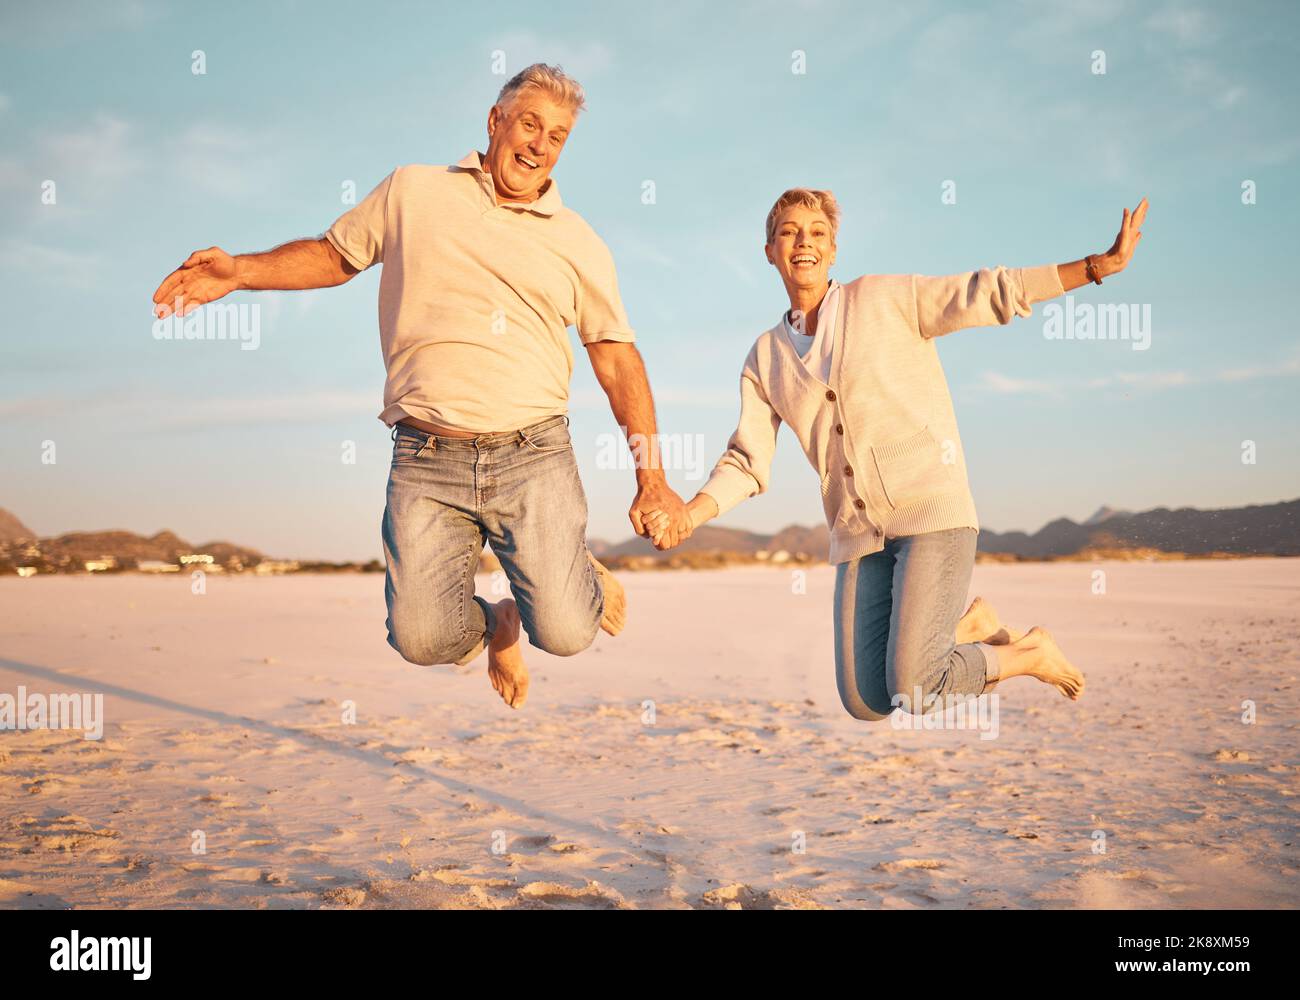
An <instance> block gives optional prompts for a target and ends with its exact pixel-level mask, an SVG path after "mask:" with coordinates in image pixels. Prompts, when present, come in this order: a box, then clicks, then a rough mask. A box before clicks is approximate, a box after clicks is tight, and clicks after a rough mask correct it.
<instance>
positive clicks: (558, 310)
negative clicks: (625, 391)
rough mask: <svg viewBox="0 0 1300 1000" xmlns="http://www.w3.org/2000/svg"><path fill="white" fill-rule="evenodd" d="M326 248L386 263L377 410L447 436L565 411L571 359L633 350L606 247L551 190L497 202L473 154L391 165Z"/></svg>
mask: <svg viewBox="0 0 1300 1000" xmlns="http://www.w3.org/2000/svg"><path fill="white" fill-rule="evenodd" d="M325 238H326V239H328V240H329V241H330V243H332V244H333V245H334V246H335V247H336V248H337V249H338V251H339V253H341V254H342V255H343V256H344V257H345V258H347V260H348V261H350V262H351V264H352V266H353V267H356V268H359V269H361V270H364V269H365V268H368V267H371V266H373V265H375V264H379V263H382V264H383V265H384V268H383V274H382V276H381V277H380V282H379V337H380V344H381V347H382V350H383V356H384V365H385V367H386V369H387V372H388V378H387V382H386V384H385V386H384V410H383V412H382V413H380V414H379V419H380V420H382V421H384V423H386V424H389V425H392V424H395V423H396V422H397V421H398V420H400V419H401V418H402V417H403V416H408V415H409V416H412V417H416V418H418V419H421V420H426V421H429V422H431V423H435V424H438V425H440V426H443V427H449V428H453V429H456V430H466V431H476V432H486V431H501V430H514V429H516V428H519V427H526V426H527V425H529V424H532V423H536V422H537V421H539V420H542V419H544V418H546V417H550V416H555V415H556V414H560V413H564V412H566V411H567V410H568V400H569V380H570V378H571V376H572V374H573V350H572V348H571V346H570V343H569V336H568V327H569V326H576V327H577V330H578V336H579V338H580V339H581V341H582V343H584V344H589V343H592V342H594V341H598V340H618V341H624V342H629V343H630V342H632V341H634V340H635V339H636V336H635V334H634V332H633V330H632V328H631V326H629V325H628V320H627V314H626V312H625V311H624V309H623V302H622V299H621V297H620V296H619V291H618V279H617V276H616V274H615V270H614V260H613V258H612V257H611V256H610V253H609V249H608V248H607V247H606V246H605V244H604V243H603V242H602V241H601V239H600V237H599V236H597V235H596V233H595V231H594V230H593V229H592V228H591V227H590V226H589V225H587V223H586V222H585V221H584V220H583V218H582V217H581V216H580V215H578V213H577V212H574V211H573V210H572V209H569V208H565V207H564V206H563V205H562V204H561V203H560V192H559V189H558V188H557V187H556V185H555V180H554V178H552V179H550V180H549V181H548V182H547V184H546V186H545V188H544V189H543V192H542V194H541V196H540V197H539V198H538V199H537V200H536V201H533V202H529V203H527V204H524V203H514V204H509V203H507V204H500V203H498V201H497V197H496V190H495V188H494V186H493V184H492V178H491V176H490V175H488V174H487V173H486V172H485V171H484V170H483V166H482V157H481V156H480V154H478V153H477V152H471V153H469V154H468V155H467V156H466V157H465V158H464V159H463V160H461V161H460V162H459V163H457V164H456V165H454V166H425V165H422V164H417V165H413V166H405V167H398V168H397V169H395V170H394V171H393V172H392V173H391V174H389V175H388V176H387V177H385V178H384V179H383V180H382V181H381V182H380V183H379V186H378V187H376V188H375V189H374V190H373V191H371V192H370V194H368V195H367V196H366V197H365V199H364V200H363V201H362V202H361V203H360V204H358V205H357V206H356V207H354V208H352V209H351V210H349V211H348V212H346V213H344V215H343V216H341V217H340V218H339V219H338V221H337V222H335V223H334V225H333V226H331V227H330V229H329V231H328V232H327V233H326V234H325Z"/></svg>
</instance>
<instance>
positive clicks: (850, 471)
mask: <svg viewBox="0 0 1300 1000" xmlns="http://www.w3.org/2000/svg"><path fill="white" fill-rule="evenodd" d="M844 474H845V475H846V476H848V477H850V478H852V476H853V466H851V465H846V466H844Z"/></svg>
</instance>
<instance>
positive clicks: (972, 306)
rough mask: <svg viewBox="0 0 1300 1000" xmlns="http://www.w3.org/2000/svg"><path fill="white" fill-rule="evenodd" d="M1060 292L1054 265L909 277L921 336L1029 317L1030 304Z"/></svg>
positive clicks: (1058, 276)
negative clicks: (941, 275) (1017, 317)
mask: <svg viewBox="0 0 1300 1000" xmlns="http://www.w3.org/2000/svg"><path fill="white" fill-rule="evenodd" d="M1064 292H1065V289H1064V288H1062V287H1061V278H1060V275H1059V273H1058V272H1057V269H1056V265H1055V264H1044V265H1042V266H1040V267H1018V268H1009V267H1001V266H998V267H993V268H983V269H981V270H979V271H967V272H965V273H964V274H951V275H947V276H944V277H930V276H928V275H923V274H914V275H912V297H913V301H914V302H915V309H916V329H917V331H918V332H919V333H920V334H921V336H922V337H927V338H928V337H941V336H943V335H944V334H946V333H952V332H954V331H955V330H964V329H966V328H967V327H972V326H996V325H1000V324H1006V323H1010V322H1011V320H1012V319H1014V318H1015V317H1016V316H1028V315H1030V313H1031V312H1032V310H1031V308H1030V306H1031V305H1032V304H1033V303H1035V302H1041V301H1043V300H1044V299H1051V298H1055V297H1056V296H1058V295H1062V294H1064Z"/></svg>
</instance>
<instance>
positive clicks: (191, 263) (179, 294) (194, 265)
mask: <svg viewBox="0 0 1300 1000" xmlns="http://www.w3.org/2000/svg"><path fill="white" fill-rule="evenodd" d="M238 287H239V282H238V281H237V280H236V277H235V258H234V257H232V256H230V254H228V253H226V251H224V250H222V249H221V248H220V247H209V248H208V249H206V250H195V251H194V252H193V253H192V254H190V255H189V257H188V258H187V259H186V261H185V263H184V264H182V265H181V266H180V267H178V268H177V269H176V270H175V271H173V272H172V273H171V274H169V275H167V277H166V278H164V279H163V283H162V284H161V285H159V286H158V290H157V291H156V292H154V293H153V301H154V309H153V312H154V315H155V316H157V317H158V318H159V319H165V318H166V317H167V316H168V315H170V314H171V313H172V311H173V309H174V310H175V311H176V313H177V314H178V315H180V316H188V315H189V314H190V313H192V312H193V311H194V310H195V309H197V308H198V307H199V306H201V305H206V304H207V303H209V302H214V301H216V300H217V299H219V298H221V297H222V296H223V295H229V294H230V293H231V292H233V291H235V290H236V289H237V288H238Z"/></svg>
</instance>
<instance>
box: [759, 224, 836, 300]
mask: <svg viewBox="0 0 1300 1000" xmlns="http://www.w3.org/2000/svg"><path fill="white" fill-rule="evenodd" d="M765 249H766V251H767V259H768V262H769V263H770V264H772V265H773V266H774V267H775V268H776V270H777V272H778V273H779V274H780V275H781V280H782V281H783V282H785V287H786V288H787V289H788V290H793V289H795V288H807V289H818V288H825V287H826V283H827V281H828V280H829V277H828V272H829V271H830V267H831V265H832V264H834V263H835V240H834V238H833V237H832V236H831V223H830V220H829V219H827V218H826V215H825V213H823V212H820V211H818V210H817V209H815V208H808V207H807V206H805V205H791V206H790V207H789V208H787V209H786V210H785V211H784V212H782V213H781V216H780V217H779V218H778V219H777V220H776V232H775V234H774V235H773V237H772V242H771V243H769V244H768V245H767V247H766V248H765Z"/></svg>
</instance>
